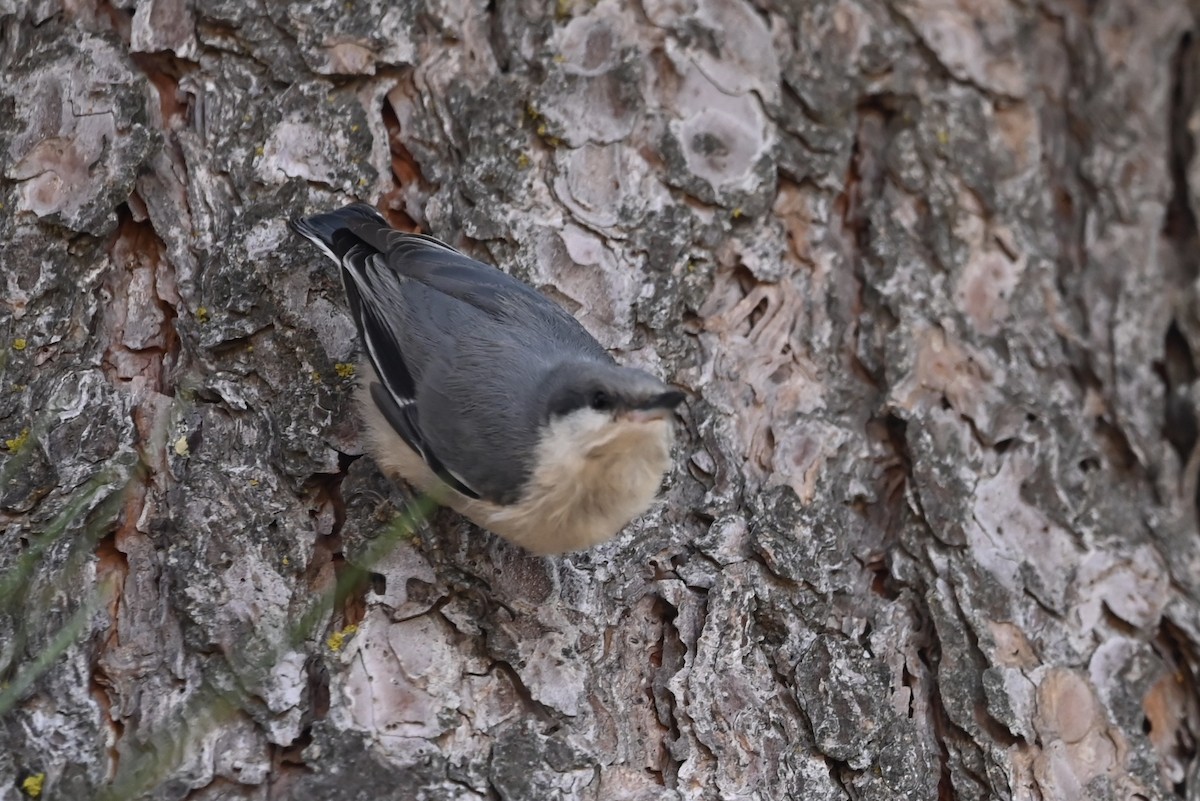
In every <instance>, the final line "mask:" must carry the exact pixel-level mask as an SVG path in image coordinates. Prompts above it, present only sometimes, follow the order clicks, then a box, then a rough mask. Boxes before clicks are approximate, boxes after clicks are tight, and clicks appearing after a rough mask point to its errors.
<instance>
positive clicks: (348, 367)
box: [333, 362, 354, 378]
mask: <svg viewBox="0 0 1200 801" xmlns="http://www.w3.org/2000/svg"><path fill="white" fill-rule="evenodd" d="M333 369H334V371H335V372H336V373H337V374H338V378H350V377H351V376H353V375H354V365H353V364H347V363H346V362H338V363H337V364H335V365H334V366H333Z"/></svg>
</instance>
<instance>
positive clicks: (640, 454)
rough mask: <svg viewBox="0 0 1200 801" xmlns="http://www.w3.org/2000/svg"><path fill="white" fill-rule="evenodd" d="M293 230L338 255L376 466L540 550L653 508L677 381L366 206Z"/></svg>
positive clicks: (581, 542)
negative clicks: (626, 361) (638, 364)
mask: <svg viewBox="0 0 1200 801" xmlns="http://www.w3.org/2000/svg"><path fill="white" fill-rule="evenodd" d="M292 227H293V228H294V229H295V230H296V231H297V232H299V233H300V234H303V235H304V236H305V237H307V238H309V239H311V240H312V241H313V242H314V243H316V244H317V245H318V246H319V247H320V248H321V249H322V250H323V251H324V252H325V253H326V254H328V255H329V256H330V258H332V259H333V260H334V261H335V262H337V263H338V265H340V266H341V268H342V282H343V285H344V286H345V289H346V297H347V298H348V300H349V303H350V311H351V314H352V315H353V317H354V322H355V324H356V325H357V326H358V333H359V336H360V337H361V338H362V341H363V344H364V346H365V349H366V359H365V360H364V364H363V365H362V368H361V370H362V383H361V385H360V387H359V401H360V403H361V406H362V413H363V418H364V422H365V431H364V434H365V440H366V444H367V448H368V450H369V451H370V453H371V454H372V455H373V456H374V457H375V460H376V461H377V462H378V463H379V465H380V466H381V467H382V468H383V470H384V471H385V472H387V473H389V474H392V475H393V476H397V475H398V476H399V477H401V478H403V479H404V480H406V481H408V482H409V483H411V484H413V485H415V486H416V487H417V488H418V489H420V490H422V491H423V492H427V493H429V494H430V495H431V496H433V497H434V499H435V500H437V501H438V502H439V503H443V504H445V505H448V506H451V507H453V508H454V509H457V510H458V511H459V512H461V513H462V514H464V515H465V516H467V517H468V518H470V519H471V520H473V521H475V522H476V523H478V524H479V525H481V526H483V527H485V528H488V529H491V530H492V531H494V532H496V533H497V534H500V535H502V536H504V537H507V538H508V539H510V540H512V541H513V542H515V543H517V544H518V545H521V546H523V547H524V548H526V549H528V550H530V551H532V552H534V553H542V554H544V553H561V552H563V551H572V550H577V549H580V548H587V547H589V546H591V545H595V544H596V543H599V542H603V541H604V540H607V539H609V538H611V537H613V536H614V535H615V534H616V533H617V532H618V531H620V530H621V529H622V528H623V527H624V526H625V524H626V523H628V522H629V521H630V520H632V519H633V518H635V517H637V516H638V515H640V514H641V513H642V512H644V511H646V509H647V508H648V507H649V506H650V504H651V503H652V502H653V500H654V496H655V495H656V494H658V488H659V484H660V483H661V481H662V477H663V473H664V472H665V471H666V469H667V466H668V463H669V454H670V447H671V435H672V423H673V410H674V408H675V407H676V406H677V405H678V404H679V403H680V401H682V400H683V393H681V392H679V391H678V390H675V389H672V388H671V387H669V386H667V385H666V384H664V383H663V382H662V381H660V380H659V379H657V378H655V377H654V376H652V375H650V374H649V373H646V372H643V371H641V370H635V369H633V368H630V367H621V366H619V365H618V364H617V363H616V362H615V361H614V360H613V358H612V357H611V356H610V355H609V354H608V352H607V351H605V350H604V348H603V347H602V346H601V345H600V343H599V342H597V341H596V340H595V339H593V338H592V336H591V335H590V334H588V332H587V331H585V330H584V328H583V326H581V325H580V324H579V322H578V321H576V320H575V318H574V317H572V316H571V315H570V314H568V313H567V312H566V311H565V310H563V309H562V308H561V307H559V306H558V305H556V304H555V303H553V302H551V301H550V300H548V299H547V298H546V297H544V296H543V295H541V294H540V293H538V292H537V291H535V290H534V289H533V288H531V287H529V286H527V285H525V284H523V283H521V282H520V281H518V280H517V279H515V278H512V277H510V276H508V275H506V274H505V273H503V272H501V271H500V270H498V269H496V268H495V267H491V266H489V265H486V264H483V263H481V262H478V261H475V260H474V259H471V258H468V257H467V256H464V255H463V254H461V253H459V252H458V251H457V250H455V249H454V248H452V247H450V246H448V245H445V244H442V243H441V242H439V241H437V240H436V239H432V238H430V237H428V236H422V235H420V234H406V233H402V232H400V231H397V230H395V229H393V228H392V227H391V226H389V225H388V223H387V221H386V220H385V219H384V218H383V216H382V215H381V214H380V213H379V212H378V211H376V210H375V209H374V208H372V207H370V206H368V205H366V204H363V203H355V204H353V205H350V206H346V207H345V208H343V209H339V210H338V211H334V212H330V213H328V214H318V215H315V216H313V217H307V218H304V219H297V220H293V221H292Z"/></svg>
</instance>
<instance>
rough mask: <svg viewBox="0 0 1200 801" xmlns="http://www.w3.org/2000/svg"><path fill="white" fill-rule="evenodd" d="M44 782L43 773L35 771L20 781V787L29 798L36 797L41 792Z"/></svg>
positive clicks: (44, 775) (44, 776)
mask: <svg viewBox="0 0 1200 801" xmlns="http://www.w3.org/2000/svg"><path fill="white" fill-rule="evenodd" d="M45 783H46V774H45V773H35V774H33V775H32V776H26V777H25V781H23V782H21V789H22V790H24V791H25V795H27V796H29V797H30V798H37V797H38V796H40V795H41V794H42V785H44V784H45Z"/></svg>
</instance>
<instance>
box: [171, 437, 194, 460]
mask: <svg viewBox="0 0 1200 801" xmlns="http://www.w3.org/2000/svg"><path fill="white" fill-rule="evenodd" d="M191 450H192V449H191V448H189V447H188V441H187V437H180V438H179V439H177V440H175V455H176V456H184V457H186V456H187V455H188V454H189V453H191Z"/></svg>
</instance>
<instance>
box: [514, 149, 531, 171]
mask: <svg viewBox="0 0 1200 801" xmlns="http://www.w3.org/2000/svg"><path fill="white" fill-rule="evenodd" d="M517 167H518V168H519V169H522V170H524V169H527V168H528V167H529V156H526V155H525V154H524V153H522V154H521V155H519V156H517Z"/></svg>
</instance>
